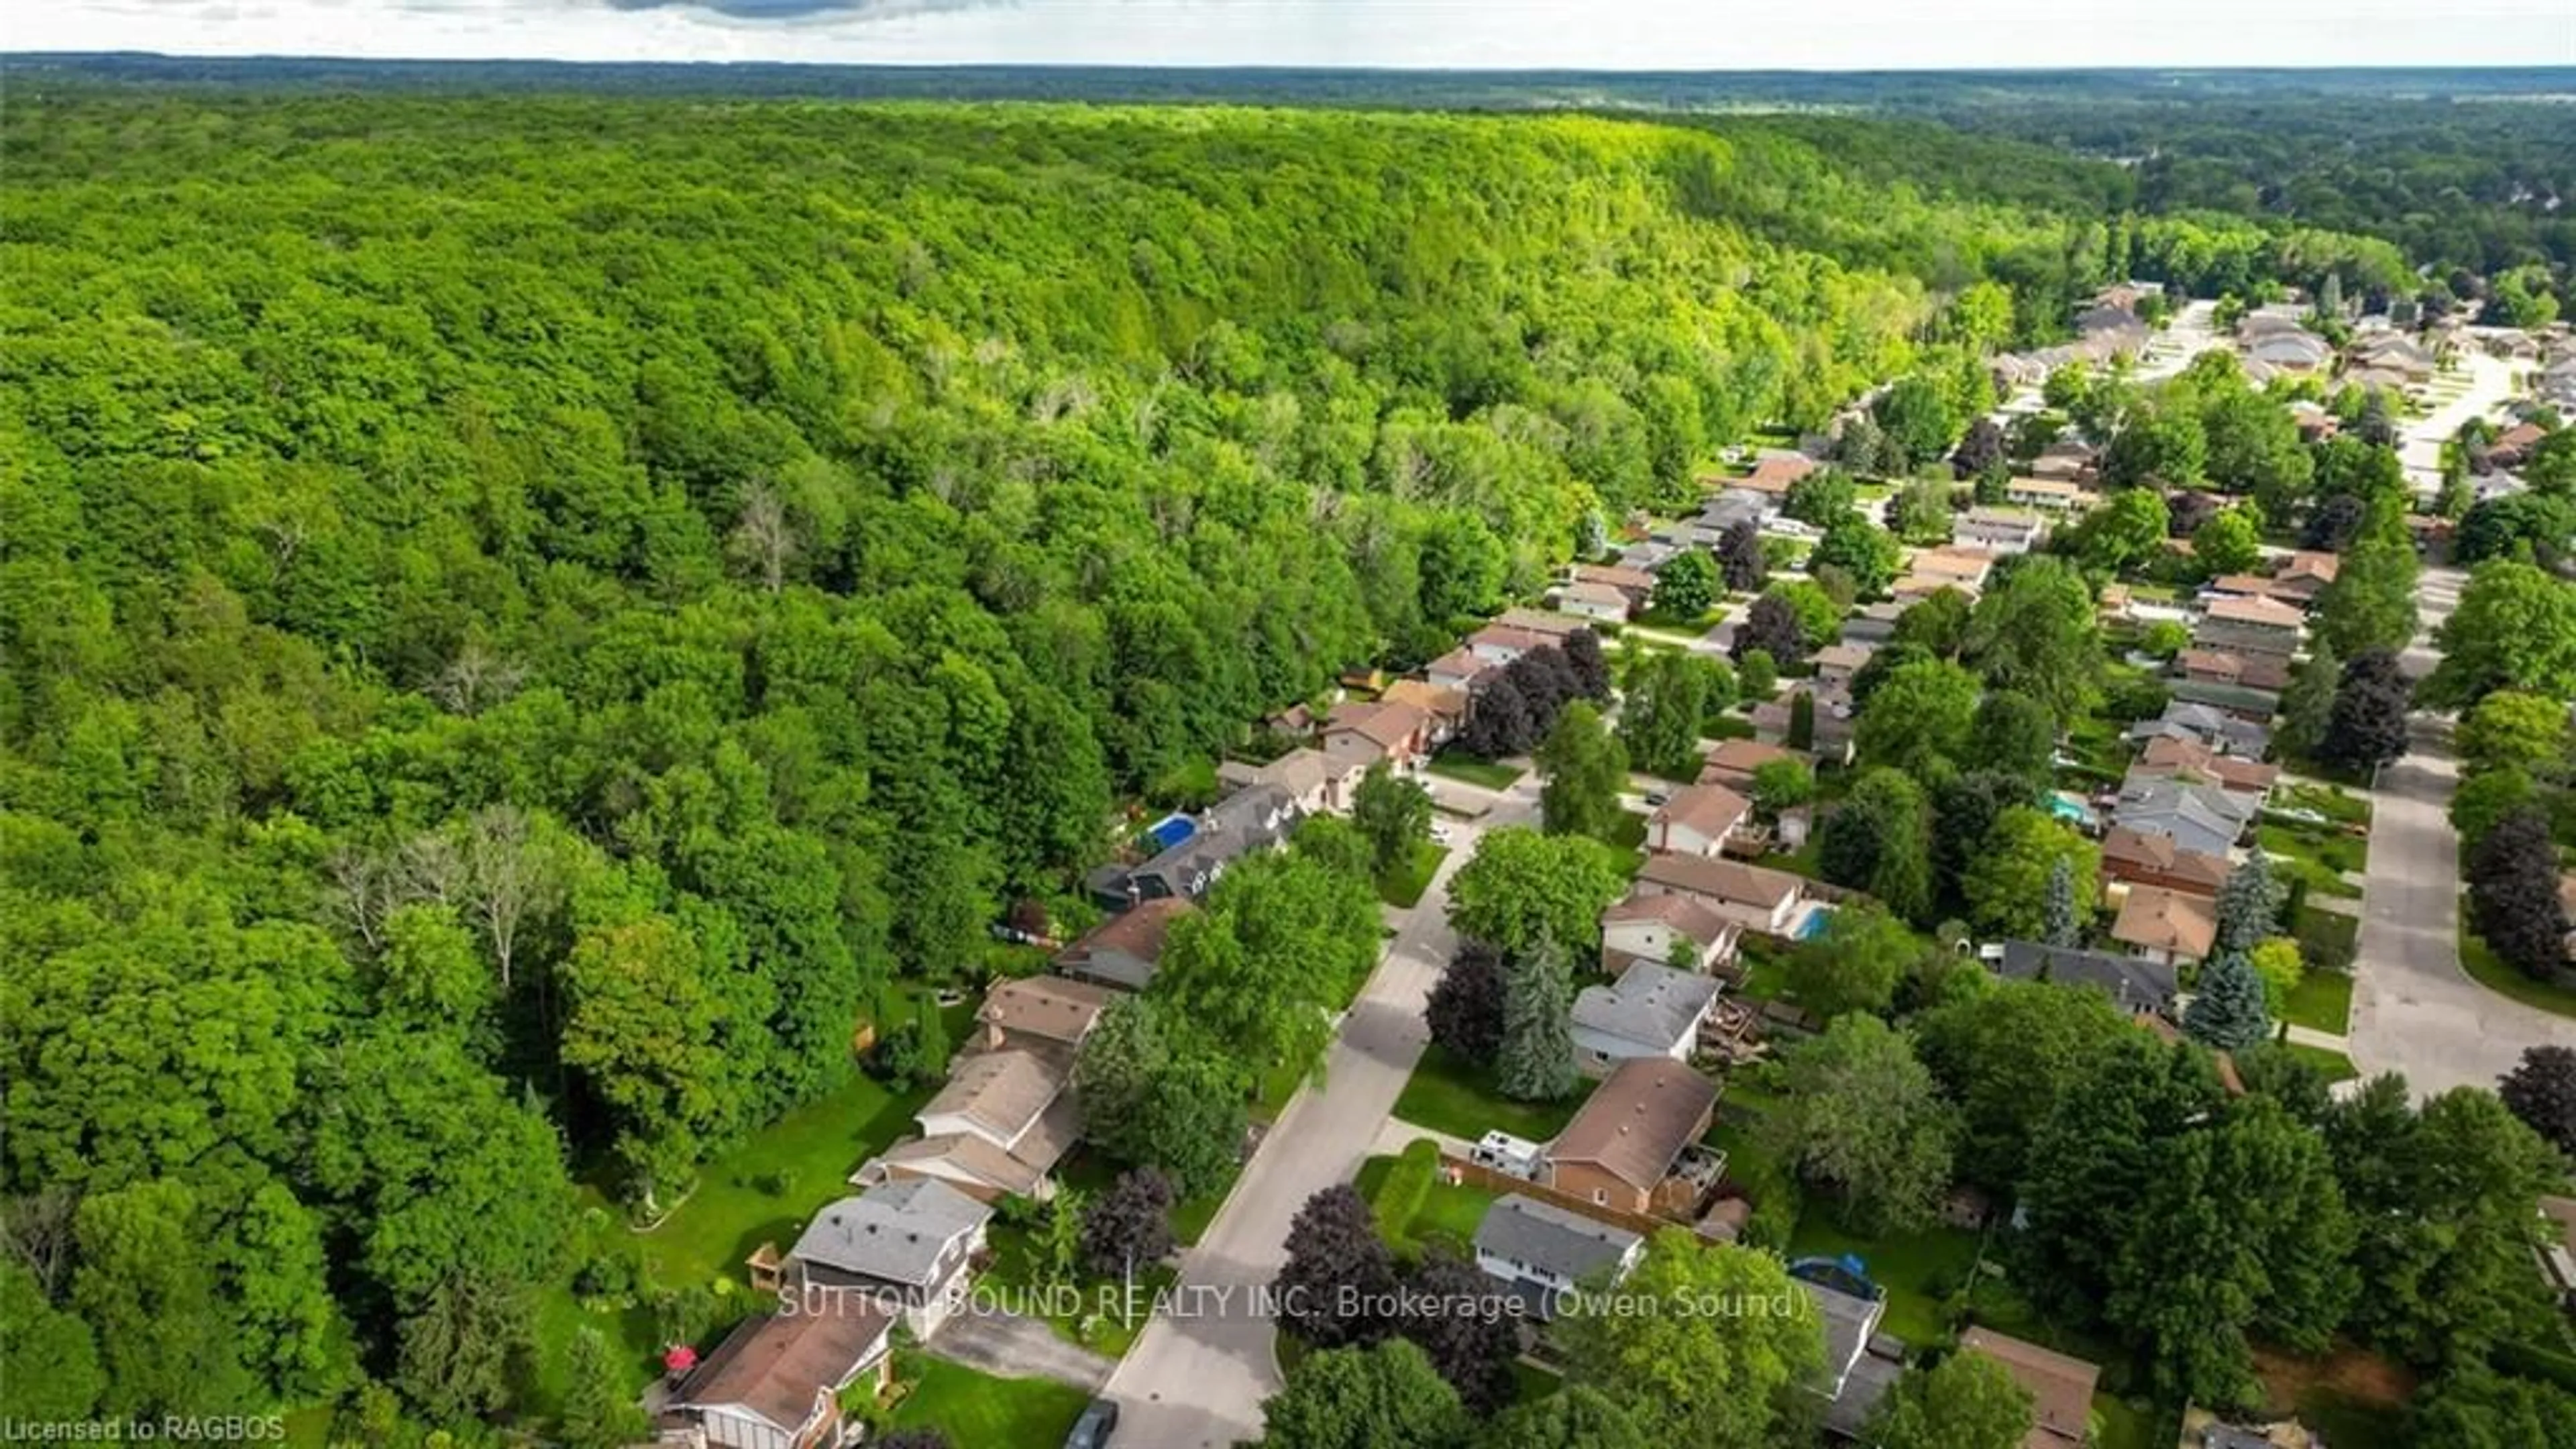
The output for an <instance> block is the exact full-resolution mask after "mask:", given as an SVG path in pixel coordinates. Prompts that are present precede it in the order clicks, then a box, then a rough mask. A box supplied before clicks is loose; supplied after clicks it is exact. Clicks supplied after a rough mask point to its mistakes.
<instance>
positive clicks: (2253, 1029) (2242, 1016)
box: [2182, 951, 2272, 1051]
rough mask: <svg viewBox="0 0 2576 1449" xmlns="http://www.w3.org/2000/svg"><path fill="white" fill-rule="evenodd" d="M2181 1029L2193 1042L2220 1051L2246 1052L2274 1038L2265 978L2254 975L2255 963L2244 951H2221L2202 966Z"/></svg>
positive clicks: (2185, 1010) (2184, 1013) (2183, 1016)
mask: <svg viewBox="0 0 2576 1449" xmlns="http://www.w3.org/2000/svg"><path fill="white" fill-rule="evenodd" d="M2182 1029H2183V1033H2184V1034H2185V1035H2187V1036H2189V1037H2190V1038H2191V1039H2192V1040H2194V1041H2196V1042H2199V1043H2201V1044H2202V1045H2204V1046H2208V1047H2214V1048H2216V1049H2218V1050H2220V1051H2243V1050H2244V1049H2245V1048H2247V1047H2250V1046H2253V1045H2255V1044H2256V1043H2258V1042H2263V1041H2268V1040H2270V1039H2271V1035H2272V1017H2271V1013H2270V1012H2269V1011H2267V1010H2266V1009H2265V1007H2264V1004H2263V978H2262V977H2260V976H2257V975H2256V974H2254V964H2253V963H2252V962H2251V961H2248V960H2247V959H2246V958H2245V955H2244V953H2243V952H2241V951H2221V952H2220V953H2219V954H2217V955H2216V956H2214V957H2212V958H2210V960H2209V961H2207V962H2206V963H2204V964H2203V965H2202V966H2201V968H2200V982H2199V985H2198V987H2197V989H2196V990H2195V991H2194V993H2193V995H2192V998H2191V1005H2190V1006H2189V1007H2187V1008H2185V1009H2184V1011H2183V1014H2182Z"/></svg>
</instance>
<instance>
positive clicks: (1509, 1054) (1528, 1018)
mask: <svg viewBox="0 0 2576 1449" xmlns="http://www.w3.org/2000/svg"><path fill="white" fill-rule="evenodd" d="M1569 977H1570V972H1569V970H1568V968H1567V966H1566V961H1565V953H1564V952H1563V951H1561V950H1560V949H1558V947H1557V944H1556V942H1555V940H1554V938H1552V937H1547V936H1542V937H1540V938H1539V940H1538V942H1537V944H1535V945H1533V946H1531V947H1530V949H1529V950H1527V951H1524V952H1522V953H1521V954H1520V955H1519V956H1518V957H1516V958H1514V959H1513V961H1512V962H1511V964H1510V966H1509V967H1507V968H1506V975H1505V978H1504V979H1505V986H1504V995H1503V1045H1502V1050H1501V1051H1500V1052H1498V1053H1496V1055H1495V1062H1494V1085H1495V1086H1496V1087H1497V1088H1499V1089H1500V1090H1501V1092H1502V1094H1503V1095H1504V1096H1506V1097H1510V1098H1512V1099H1513V1100H1515V1101H1521V1102H1548V1101H1555V1100H1557V1099H1558V1098H1561V1097H1565V1096H1568V1095H1570V1094H1572V1092H1573V1091H1574V1089H1575V1086H1576V1084H1577V1083H1578V1082H1579V1081H1580V1080H1581V1074H1580V1073H1579V1072H1578V1071H1577V1070H1576V1069H1575V1065H1574V1029H1573V1023H1572V1021H1571V1020H1570V1018H1569V1016H1568V1010H1569V1008H1570V1007H1571V1005H1572V1001H1571V998H1572V995H1573V984H1572V982H1571V980H1570V979H1569Z"/></svg>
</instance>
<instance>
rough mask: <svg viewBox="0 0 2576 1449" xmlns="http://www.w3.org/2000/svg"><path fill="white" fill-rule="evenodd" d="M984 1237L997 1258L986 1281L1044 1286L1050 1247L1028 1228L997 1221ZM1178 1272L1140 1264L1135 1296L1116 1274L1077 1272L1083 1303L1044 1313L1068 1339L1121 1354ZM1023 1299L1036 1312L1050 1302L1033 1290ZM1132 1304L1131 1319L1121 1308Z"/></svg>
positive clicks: (1018, 1286) (1022, 1286) (1010, 1285)
mask: <svg viewBox="0 0 2576 1449" xmlns="http://www.w3.org/2000/svg"><path fill="white" fill-rule="evenodd" d="M986 1240H987V1241H988V1242H989V1243H990V1244H991V1245H992V1252H993V1261H992V1262H991V1263H990V1264H989V1265H988V1266H987V1267H986V1268H985V1270H984V1281H985V1282H986V1283H989V1284H992V1285H994V1286H996V1287H1008V1288H1015V1289H1030V1288H1041V1287H1044V1286H1046V1282H1047V1272H1046V1266H1045V1263H1044V1261H1043V1259H1044V1254H1045V1252H1046V1247H1045V1244H1044V1243H1043V1242H1042V1241H1040V1240H1039V1238H1037V1237H1035V1236H1033V1235H1032V1234H1031V1232H1030V1230H1029V1229H1027V1228H1022V1227H1011V1226H1005V1225H1002V1224H999V1223H996V1224H995V1225H994V1226H993V1228H992V1229H991V1231H990V1232H989V1233H988V1234H987V1235H986ZM1177 1276H1178V1275H1177V1274H1175V1273H1174V1272H1173V1271H1172V1269H1171V1268H1169V1267H1167V1266H1165V1265H1164V1264H1161V1263H1149V1264H1143V1265H1140V1266H1139V1267H1138V1268H1137V1270H1136V1281H1135V1285H1134V1294H1133V1297H1132V1299H1131V1298H1130V1297H1129V1296H1128V1295H1127V1294H1126V1293H1125V1292H1124V1291H1123V1289H1122V1285H1121V1284H1120V1283H1119V1282H1118V1281H1117V1280H1116V1279H1114V1278H1107V1279H1104V1278H1094V1277H1092V1276H1090V1275H1089V1274H1087V1273H1078V1274H1077V1276H1076V1278H1075V1281H1074V1285H1073V1286H1074V1287H1075V1288H1077V1289H1079V1290H1080V1291H1081V1299H1080V1302H1081V1304H1082V1307H1081V1308H1079V1309H1078V1310H1075V1311H1070V1312H1063V1313H1055V1312H1050V1313H1047V1314H1045V1315H1044V1317H1045V1318H1046V1321H1047V1326H1048V1327H1050V1328H1052V1329H1054V1330H1055V1331H1056V1336H1057V1337H1059V1338H1061V1339H1063V1340H1064V1341H1065V1342H1067V1343H1071V1344H1077V1345H1080V1346H1081V1347H1083V1348H1087V1349H1090V1350H1091V1351H1092V1352H1094V1353H1098V1354H1102V1355H1105V1356H1107V1357H1109V1358H1120V1357H1123V1356H1125V1354H1126V1352H1127V1349H1128V1347H1129V1345H1131V1344H1133V1343H1134V1342H1135V1341H1136V1335H1137V1334H1139V1333H1141V1332H1143V1331H1144V1328H1145V1320H1146V1319H1147V1318H1149V1317H1151V1316H1152V1313H1151V1306H1152V1303H1153V1295H1154V1294H1156V1293H1157V1292H1160V1291H1161V1290H1162V1289H1163V1288H1165V1287H1167V1286H1169V1285H1170V1284H1171V1282H1172V1281H1173V1279H1174V1278H1175V1277H1177ZM1055 1296H1056V1297H1061V1296H1062V1295H1055ZM1020 1301H1021V1302H1022V1303H1023V1304H1024V1305H1025V1309H1026V1311H1029V1312H1031V1313H1032V1314H1034V1313H1035V1311H1036V1309H1037V1308H1039V1307H1041V1306H1049V1305H1050V1304H1051V1299H1050V1297H1049V1296H1048V1295H1044V1294H1030V1295H1028V1296H1027V1297H1026V1298H1024V1299H1022V1300H1020ZM1130 1302H1132V1304H1133V1305H1134V1309H1135V1312H1134V1315H1133V1317H1132V1318H1130V1317H1128V1316H1126V1314H1125V1313H1124V1311H1123V1307H1122V1305H1125V1304H1127V1303H1130ZM1068 1306H1069V1305H1068Z"/></svg>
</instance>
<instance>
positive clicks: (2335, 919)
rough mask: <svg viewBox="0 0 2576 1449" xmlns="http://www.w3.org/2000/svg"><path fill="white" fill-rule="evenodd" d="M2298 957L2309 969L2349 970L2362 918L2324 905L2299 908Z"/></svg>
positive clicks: (2359, 939)
mask: <svg viewBox="0 0 2576 1449" xmlns="http://www.w3.org/2000/svg"><path fill="white" fill-rule="evenodd" d="M2298 941H2299V959H2300V960H2301V961H2303V962H2305V963H2307V967H2308V969H2309V970H2310V971H2317V970H2326V971H2349V970H2351V969H2352V958H2353V953H2354V950H2355V949H2356V948H2357V947H2358V945H2359V943H2360V941H2361V918H2360V917H2358V916H2348V915H2345V914H2344V913H2342V912H2341V911H2329V910H2327V909H2325V908H2324V907H2322V906H2316V905H2307V906H2302V907H2300V909H2299V921H2298Z"/></svg>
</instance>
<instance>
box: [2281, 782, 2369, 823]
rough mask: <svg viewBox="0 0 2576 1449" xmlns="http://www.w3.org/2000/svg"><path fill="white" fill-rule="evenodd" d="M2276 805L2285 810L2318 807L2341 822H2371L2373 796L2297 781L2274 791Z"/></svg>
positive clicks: (2329, 818)
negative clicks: (2371, 797) (2371, 799)
mask: <svg viewBox="0 0 2576 1449" xmlns="http://www.w3.org/2000/svg"><path fill="white" fill-rule="evenodd" d="M2272 804H2273V806H2274V808H2276V809H2281V810H2314V811H2315V812H2317V813H2318V814H2319V815H2322V816H2324V817H2326V818H2327V819H2328V820H2331V821H2333V822H2334V823H2335V824H2337V825H2364V826H2366V825H2368V824H2369V823H2370V797H2368V796H2366V795H2356V794H2353V793H2352V792H2351V791H2349V790H2345V789H2342V788H2340V787H2337V786H2334V785H2320V784H2311V783H2309V782H2307V781H2304V780H2294V781H2291V782H2289V783H2286V784H2283V785H2281V786H2280V787H2279V788H2277V789H2275V790H2274V791H2273V792H2272Z"/></svg>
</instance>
